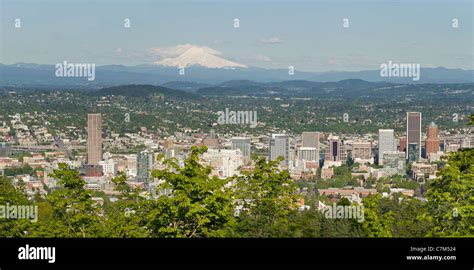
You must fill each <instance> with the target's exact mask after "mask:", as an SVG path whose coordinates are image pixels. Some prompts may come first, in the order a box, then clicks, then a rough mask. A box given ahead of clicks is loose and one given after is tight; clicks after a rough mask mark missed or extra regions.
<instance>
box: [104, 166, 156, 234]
mask: <svg viewBox="0 0 474 270" xmlns="http://www.w3.org/2000/svg"><path fill="white" fill-rule="evenodd" d="M126 181H127V177H126V176H125V174H124V173H120V174H119V175H118V176H117V177H115V178H113V179H112V182H113V183H114V184H115V190H116V191H118V192H120V194H119V195H118V201H116V202H114V203H112V204H111V205H110V207H109V209H108V211H107V219H106V220H105V224H104V227H105V228H104V232H103V234H104V235H103V236H104V237H118V238H127V237H133V238H143V237H149V236H150V230H148V229H147V228H146V219H145V217H146V215H147V213H148V210H149V209H148V206H149V205H150V204H149V203H148V202H147V198H146V197H144V196H141V195H140V192H142V190H141V189H139V188H136V189H132V188H130V186H129V185H127V183H126Z"/></svg>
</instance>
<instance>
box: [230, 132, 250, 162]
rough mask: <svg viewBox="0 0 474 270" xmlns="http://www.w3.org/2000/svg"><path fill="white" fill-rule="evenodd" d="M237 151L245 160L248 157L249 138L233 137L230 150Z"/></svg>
mask: <svg viewBox="0 0 474 270" xmlns="http://www.w3.org/2000/svg"><path fill="white" fill-rule="evenodd" d="M235 149H239V150H240V152H241V153H242V155H243V156H244V157H246V158H249V157H250V138H245V137H233V138H232V150H235Z"/></svg>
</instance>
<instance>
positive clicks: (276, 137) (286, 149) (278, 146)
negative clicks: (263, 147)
mask: <svg viewBox="0 0 474 270" xmlns="http://www.w3.org/2000/svg"><path fill="white" fill-rule="evenodd" d="M280 156H282V157H283V158H284V160H283V161H282V162H281V165H283V166H288V161H289V160H290V144H289V137H288V135H285V134H272V137H271V138H270V160H272V161H274V160H276V159H277V158H278V157H280Z"/></svg>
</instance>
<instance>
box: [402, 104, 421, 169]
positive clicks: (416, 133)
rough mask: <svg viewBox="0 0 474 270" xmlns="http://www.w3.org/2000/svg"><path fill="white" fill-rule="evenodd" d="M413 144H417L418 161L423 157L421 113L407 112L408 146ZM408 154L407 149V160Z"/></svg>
mask: <svg viewBox="0 0 474 270" xmlns="http://www.w3.org/2000/svg"><path fill="white" fill-rule="evenodd" d="M412 143H416V144H417V148H418V157H417V160H418V159H419V158H420V157H421V112H407V146H408V147H409V146H410V144H412ZM408 152H409V151H408V149H407V151H406V156H407V158H408Z"/></svg>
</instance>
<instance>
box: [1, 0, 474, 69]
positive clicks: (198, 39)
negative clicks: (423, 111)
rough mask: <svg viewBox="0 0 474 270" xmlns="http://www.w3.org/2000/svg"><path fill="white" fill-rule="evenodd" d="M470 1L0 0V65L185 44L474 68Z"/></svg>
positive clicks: (264, 55) (351, 64) (260, 57)
mask: <svg viewBox="0 0 474 270" xmlns="http://www.w3.org/2000/svg"><path fill="white" fill-rule="evenodd" d="M473 2H474V1H472V0H446V1H440V0H434V1H423V0H412V1H408V0H405V1H375V0H372V1H367V0H366V1H340V0H339V1H338V0H336V1H334V0H332V1H330V0H327V1H291V0H287V1H269V0H268V1H263V0H260V1H159V0H156V1H143V0H140V1H133V0H129V1H110V0H96V1H78V0H62V1H59V0H52V1H51V0H50V1H42V0H28V1H26V0H0V7H1V18H0V22H1V32H0V37H1V42H0V44H1V48H0V63H4V64H12V63H17V62H27V63H40V64H55V63H59V62H62V61H64V60H67V61H69V62H80V63H96V64H97V65H104V64H123V65H137V64H149V63H152V62H154V61H157V60H160V59H161V58H163V57H166V56H167V55H166V52H170V51H173V49H174V48H175V46H178V45H183V44H191V45H194V46H203V47H209V48H212V49H213V50H216V51H218V52H220V53H221V54H220V55H219V56H220V57H223V58H225V59H228V60H231V61H235V62H239V63H243V64H245V65H248V66H257V67H263V68H287V67H288V66H289V65H293V66H295V68H296V69H298V70H305V71H329V70H350V71H354V70H364V69H378V68H379V66H380V64H381V63H386V62H388V61H389V60H392V61H398V62H403V63H419V64H421V66H422V67H437V66H444V67H447V68H464V69H473V68H474V67H473V65H474V64H473V62H474V61H473V59H474V34H473V32H474V31H473V30H474V29H473V28H474V26H473V24H474V22H473V16H474V15H473V13H474V9H473ZM16 18H19V19H21V28H15V19H16ZM125 18H129V19H130V26H131V27H130V28H124V19H125ZM235 18H238V19H239V20H240V27H239V28H234V27H233V23H234V22H233V20H234V19H235ZM344 18H348V19H349V28H343V19H344ZM454 18H456V19H458V21H459V27H458V28H453V27H452V20H453V19H454ZM157 52H161V53H157Z"/></svg>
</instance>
